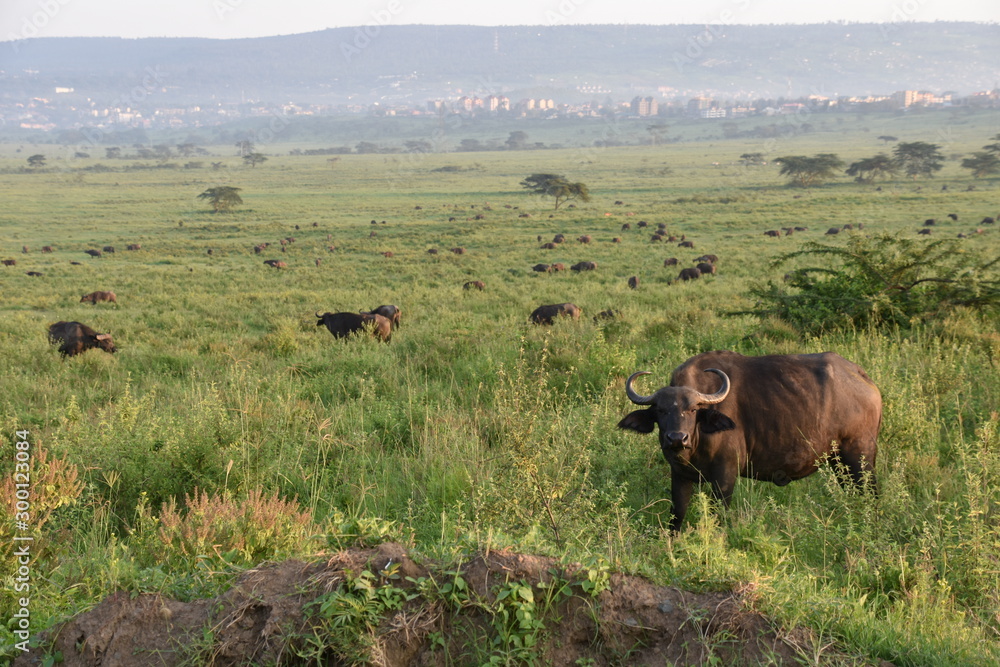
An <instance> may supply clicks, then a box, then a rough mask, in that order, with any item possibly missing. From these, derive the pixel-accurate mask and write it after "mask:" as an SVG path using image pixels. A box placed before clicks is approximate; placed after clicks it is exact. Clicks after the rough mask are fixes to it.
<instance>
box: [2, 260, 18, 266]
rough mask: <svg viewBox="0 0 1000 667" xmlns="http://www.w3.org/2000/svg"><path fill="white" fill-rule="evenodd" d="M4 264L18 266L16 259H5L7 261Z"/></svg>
mask: <svg viewBox="0 0 1000 667" xmlns="http://www.w3.org/2000/svg"><path fill="white" fill-rule="evenodd" d="M2 263H3V265H4V266H17V260H16V259H5V260H3V261H2Z"/></svg>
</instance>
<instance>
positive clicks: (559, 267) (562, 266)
mask: <svg viewBox="0 0 1000 667" xmlns="http://www.w3.org/2000/svg"><path fill="white" fill-rule="evenodd" d="M565 270H566V265H565V264H563V263H562V262H556V263H555V264H553V265H552V266H550V267H549V271H551V272H552V273H559V272H560V271H565Z"/></svg>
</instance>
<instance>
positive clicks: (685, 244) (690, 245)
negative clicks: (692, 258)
mask: <svg viewBox="0 0 1000 667" xmlns="http://www.w3.org/2000/svg"><path fill="white" fill-rule="evenodd" d="M677 247H678V248H694V241H681V242H680V243H678V244H677Z"/></svg>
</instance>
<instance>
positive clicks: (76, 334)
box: [49, 322, 118, 357]
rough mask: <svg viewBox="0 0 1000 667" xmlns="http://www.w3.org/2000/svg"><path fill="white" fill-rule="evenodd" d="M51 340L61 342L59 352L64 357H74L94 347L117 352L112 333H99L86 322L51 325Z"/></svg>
mask: <svg viewBox="0 0 1000 667" xmlns="http://www.w3.org/2000/svg"><path fill="white" fill-rule="evenodd" d="M49 342H50V343H52V344H53V345H55V344H56V343H60V345H59V352H60V353H61V354H62V355H63V357H73V356H76V355H78V354H80V353H81V352H86V351H87V350H90V349H92V348H100V349H102V350H104V351H105V352H111V353H114V352H117V351H118V348H116V347H115V343H114V341H113V340H112V339H111V334H102V333H97V332H96V331H94V330H93V329H91V328H90V327H88V326H87V325H86V324H81V323H79V322H56V323H55V324H52V325H50V326H49Z"/></svg>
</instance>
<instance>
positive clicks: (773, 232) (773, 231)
mask: <svg viewBox="0 0 1000 667" xmlns="http://www.w3.org/2000/svg"><path fill="white" fill-rule="evenodd" d="M764 236H781V232H779V231H778V230H777V229H769V230H767V231H766V232H764Z"/></svg>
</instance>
